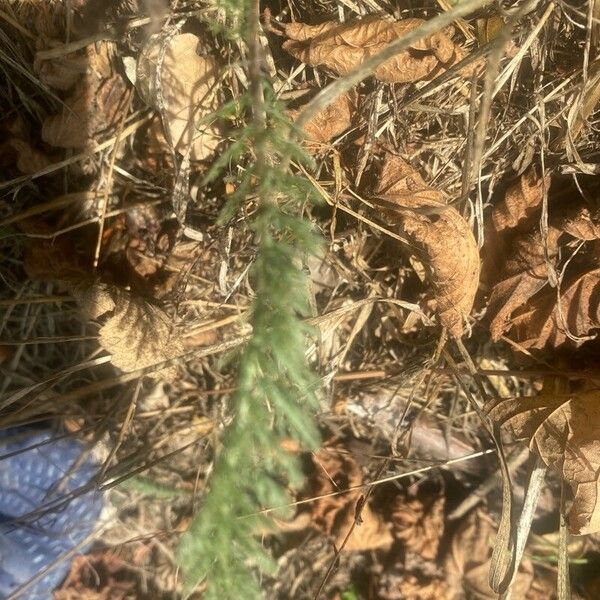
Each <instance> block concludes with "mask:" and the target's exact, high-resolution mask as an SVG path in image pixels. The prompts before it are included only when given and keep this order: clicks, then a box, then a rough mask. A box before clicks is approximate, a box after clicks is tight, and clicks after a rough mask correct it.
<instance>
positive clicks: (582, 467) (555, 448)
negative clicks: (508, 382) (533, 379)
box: [486, 384, 600, 535]
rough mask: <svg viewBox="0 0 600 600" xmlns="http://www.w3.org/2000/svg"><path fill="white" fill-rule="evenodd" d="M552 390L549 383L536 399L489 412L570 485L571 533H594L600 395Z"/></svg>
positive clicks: (599, 485)
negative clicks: (571, 491)
mask: <svg viewBox="0 0 600 600" xmlns="http://www.w3.org/2000/svg"><path fill="white" fill-rule="evenodd" d="M549 388H552V389H549ZM553 389H554V388H553V386H550V385H548V384H546V385H545V386H544V389H543V390H542V393H540V395H538V396H534V397H523V398H506V399H500V400H497V401H494V402H492V403H491V404H490V405H489V406H488V407H487V408H486V411H487V413H488V415H489V417H490V418H491V419H492V421H493V422H495V423H496V424H498V425H499V426H502V427H504V428H506V429H507V430H508V431H509V432H510V434H511V436H512V437H513V438H514V439H515V440H522V441H525V442H527V444H528V445H529V448H530V449H531V450H532V451H533V452H535V453H536V454H537V455H538V456H540V458H541V459H542V460H543V461H544V462H545V463H546V465H548V467H549V468H551V469H554V470H556V471H557V472H558V473H560V474H561V476H562V477H563V478H564V480H565V481H567V482H568V483H569V484H570V485H571V488H572V490H573V494H574V501H573V505H572V507H571V509H570V511H569V514H568V515H567V520H568V524H569V529H570V531H571V533H574V534H577V535H583V534H587V533H595V532H598V531H600V480H599V475H600V439H599V437H598V428H599V427H600V392H598V390H590V391H580V392H577V393H571V394H564V393H555V392H554V391H553Z"/></svg>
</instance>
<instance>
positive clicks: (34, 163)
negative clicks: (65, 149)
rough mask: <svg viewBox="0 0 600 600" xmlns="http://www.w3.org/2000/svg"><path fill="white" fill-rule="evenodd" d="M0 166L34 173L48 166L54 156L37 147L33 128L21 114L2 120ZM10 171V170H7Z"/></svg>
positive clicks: (0, 128) (28, 173) (29, 173)
mask: <svg viewBox="0 0 600 600" xmlns="http://www.w3.org/2000/svg"><path fill="white" fill-rule="evenodd" d="M0 140H2V141H1V142H0V168H2V169H11V168H13V167H15V166H16V168H17V169H18V170H19V171H20V172H21V173H24V174H25V175H32V174H33V173H37V172H38V171H41V170H42V169H44V168H46V167H47V166H48V165H49V164H51V162H52V158H51V157H50V156H48V155H47V154H45V153H44V152H42V151H40V150H39V149H37V148H35V147H34V146H33V143H32V136H31V130H30V128H29V127H28V126H27V124H26V123H25V121H24V120H23V119H22V118H20V117H19V116H17V117H15V118H8V119H4V120H2V121H0ZM6 172H7V173H8V171H6Z"/></svg>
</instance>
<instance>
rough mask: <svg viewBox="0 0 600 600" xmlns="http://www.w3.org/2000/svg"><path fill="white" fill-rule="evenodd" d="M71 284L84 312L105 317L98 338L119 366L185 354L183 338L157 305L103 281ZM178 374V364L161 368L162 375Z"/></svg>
mask: <svg viewBox="0 0 600 600" xmlns="http://www.w3.org/2000/svg"><path fill="white" fill-rule="evenodd" d="M70 287H71V291H72V293H73V296H74V297H75V299H76V300H77V302H78V304H79V306H80V308H81V311H82V312H83V313H84V314H85V315H87V316H88V317H89V318H93V319H97V318H99V317H105V318H106V320H105V322H104V325H102V327H101V328H100V331H99V341H100V344H101V345H102V347H103V348H104V349H105V350H106V351H107V352H108V353H110V354H111V356H112V359H111V362H112V364H113V365H114V366H115V367H117V368H118V369H121V370H122V371H125V372H131V371H135V370H137V369H143V368H144V367H149V366H152V365H154V364H156V363H160V362H162V361H165V360H169V359H171V358H175V357H177V356H180V355H181V354H183V352H184V348H183V343H182V341H181V339H180V338H179V336H178V335H177V334H176V333H175V332H174V331H173V327H172V325H171V323H169V320H168V317H167V315H166V314H165V313H164V312H163V311H162V310H161V309H159V308H158V307H157V306H153V305H152V304H150V303H149V302H147V301H146V300H144V299H143V298H137V297H135V296H133V295H132V294H131V293H129V292H127V291H126V290H122V289H119V288H116V287H114V286H108V285H106V284H102V283H93V284H91V285H89V284H86V283H84V282H80V283H74V284H72V285H71V286H70ZM176 375H177V370H176V367H170V368H166V369H163V370H161V371H160V377H161V378H163V379H173V378H174V377H175V376H176Z"/></svg>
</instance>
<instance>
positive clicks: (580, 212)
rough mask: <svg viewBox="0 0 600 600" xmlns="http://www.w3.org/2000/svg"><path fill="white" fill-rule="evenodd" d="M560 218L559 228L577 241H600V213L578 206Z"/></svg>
mask: <svg viewBox="0 0 600 600" xmlns="http://www.w3.org/2000/svg"><path fill="white" fill-rule="evenodd" d="M565 212H566V214H563V215H561V216H560V217H559V225H558V226H559V227H560V229H562V230H563V231H564V232H565V233H568V234H569V235H571V236H573V237H574V238H575V239H578V240H582V241H586V242H590V241H593V240H598V239H600V212H598V211H595V212H592V211H590V209H589V208H588V207H587V206H577V207H575V208H570V210H568V211H565Z"/></svg>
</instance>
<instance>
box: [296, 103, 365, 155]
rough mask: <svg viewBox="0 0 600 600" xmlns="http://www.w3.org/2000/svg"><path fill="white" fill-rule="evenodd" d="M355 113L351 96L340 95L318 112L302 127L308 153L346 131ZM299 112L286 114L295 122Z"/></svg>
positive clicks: (354, 104)
mask: <svg viewBox="0 0 600 600" xmlns="http://www.w3.org/2000/svg"><path fill="white" fill-rule="evenodd" d="M355 111H356V101H355V98H354V97H353V94H349V93H348V94H342V95H341V96H339V97H338V98H336V99H335V101H334V102H332V103H331V104H328V105H327V106H326V107H325V108H324V109H323V110H321V111H319V112H318V113H317V114H316V115H315V116H314V117H313V118H312V119H311V120H310V121H309V122H308V123H306V124H305V125H304V133H305V136H306V137H305V142H304V143H305V145H306V146H307V148H308V149H309V150H310V151H318V150H319V149H320V148H322V147H323V146H325V145H326V144H327V143H328V142H330V141H331V140H332V139H333V138H334V137H337V136H338V135H341V134H342V133H344V131H346V129H348V128H349V127H350V125H351V122H352V116H353V114H354V112H355ZM301 112H302V111H301V110H290V111H288V114H289V116H290V118H291V119H292V120H293V121H295V120H296V118H297V117H298V115H299V114H300V113H301Z"/></svg>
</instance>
